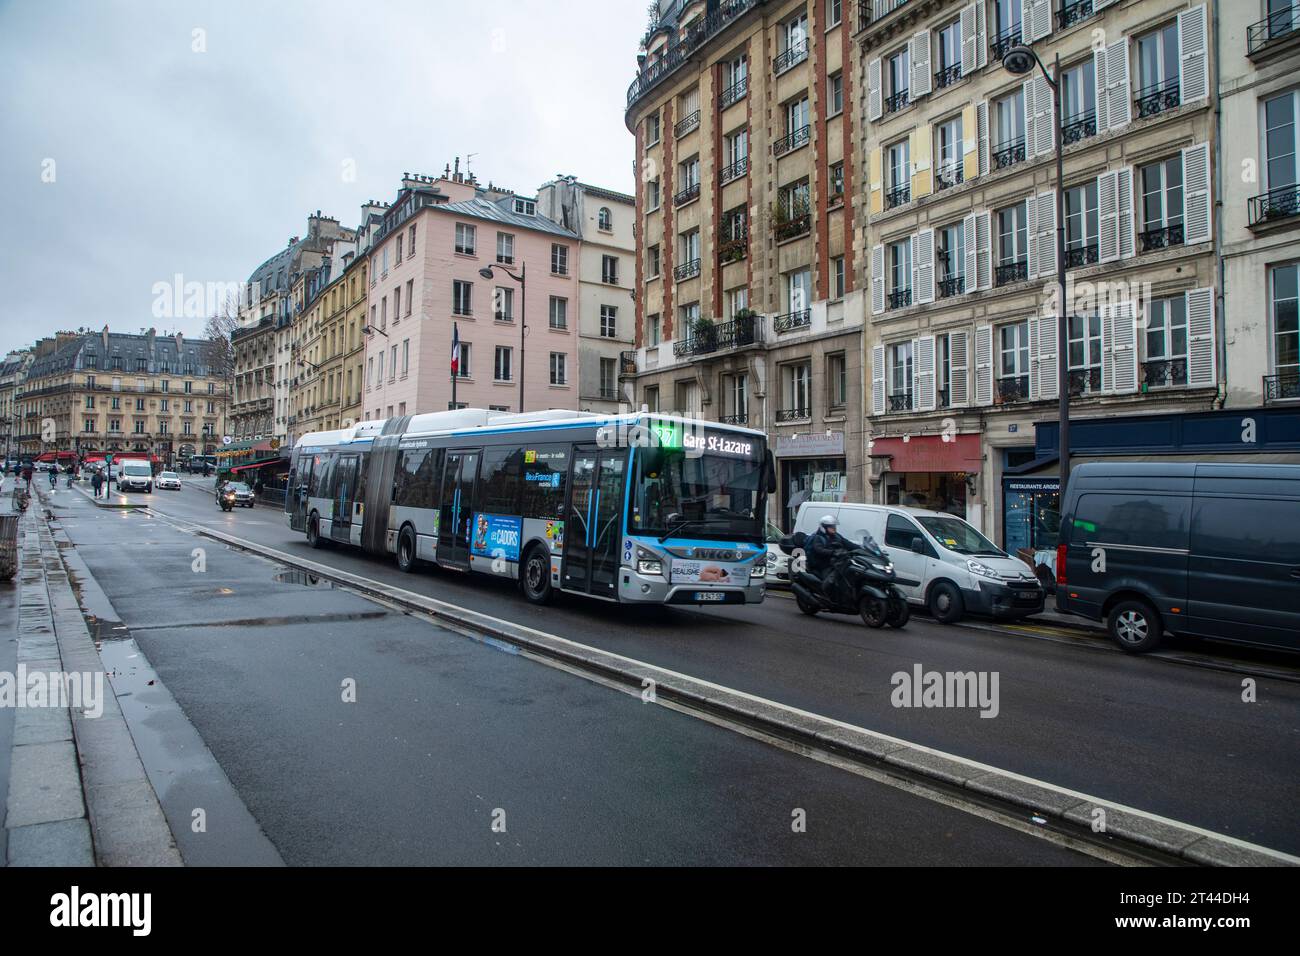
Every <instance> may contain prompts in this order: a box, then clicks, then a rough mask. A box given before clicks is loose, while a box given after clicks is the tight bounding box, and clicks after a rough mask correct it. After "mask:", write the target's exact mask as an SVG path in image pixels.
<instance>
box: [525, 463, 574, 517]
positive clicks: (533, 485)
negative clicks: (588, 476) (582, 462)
mask: <svg viewBox="0 0 1300 956" xmlns="http://www.w3.org/2000/svg"><path fill="white" fill-rule="evenodd" d="M568 473H569V446H568V445H536V446H534V447H531V448H530V447H527V446H525V448H524V460H523V478H524V481H523V496H522V498H523V500H522V501H521V502H520V505H519V513H520V514H521V515H523V517H525V518H544V519H555V518H558V517H560V515H562V514H563V513H564V487H565V481H566V479H567V477H568Z"/></svg>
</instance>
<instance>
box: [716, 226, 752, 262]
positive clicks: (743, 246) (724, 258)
mask: <svg viewBox="0 0 1300 956" xmlns="http://www.w3.org/2000/svg"><path fill="white" fill-rule="evenodd" d="M748 252H749V232H748V230H745V229H733V230H732V231H731V232H729V233H725V234H724V235H723V236H722V238H721V239H720V240H719V241H718V261H719V262H721V263H722V264H723V265H726V264H727V263H728V262H738V261H739V260H741V259H743V258H745V256H746V254H748Z"/></svg>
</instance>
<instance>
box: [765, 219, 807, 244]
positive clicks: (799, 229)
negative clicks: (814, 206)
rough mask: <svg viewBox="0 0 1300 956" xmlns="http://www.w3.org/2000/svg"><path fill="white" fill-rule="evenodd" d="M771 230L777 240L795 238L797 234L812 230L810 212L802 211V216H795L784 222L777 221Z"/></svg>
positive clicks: (782, 240) (805, 233)
mask: <svg viewBox="0 0 1300 956" xmlns="http://www.w3.org/2000/svg"><path fill="white" fill-rule="evenodd" d="M772 231H773V233H774V234H775V236H776V241H777V242H785V241H786V240H787V239H796V238H798V237H799V236H803V235H807V234H808V233H809V232H811V231H812V214H811V213H804V214H803V215H802V216H795V217H794V218H793V219H787V220H786V221H785V222H778V223H776V225H775V226H774V227H773V230H772Z"/></svg>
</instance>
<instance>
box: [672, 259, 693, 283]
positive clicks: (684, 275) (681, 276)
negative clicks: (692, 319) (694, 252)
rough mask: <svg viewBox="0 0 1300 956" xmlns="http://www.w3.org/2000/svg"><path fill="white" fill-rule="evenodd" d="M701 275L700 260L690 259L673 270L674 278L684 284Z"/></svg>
mask: <svg viewBox="0 0 1300 956" xmlns="http://www.w3.org/2000/svg"><path fill="white" fill-rule="evenodd" d="M699 274H700V260H699V259H688V260H687V261H685V262H683V263H682V264H681V265H679V266H677V267H675V268H674V269H673V278H674V279H676V280H677V281H678V282H684V281H685V280H687V279H694V278H695V277H696V276H697V275H699Z"/></svg>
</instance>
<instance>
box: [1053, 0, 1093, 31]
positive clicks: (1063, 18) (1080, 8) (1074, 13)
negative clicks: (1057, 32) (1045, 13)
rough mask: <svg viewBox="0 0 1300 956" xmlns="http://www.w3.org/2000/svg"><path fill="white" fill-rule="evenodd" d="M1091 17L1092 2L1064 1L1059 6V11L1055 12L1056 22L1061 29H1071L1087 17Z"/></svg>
mask: <svg viewBox="0 0 1300 956" xmlns="http://www.w3.org/2000/svg"><path fill="white" fill-rule="evenodd" d="M1090 16H1092V0H1066V2H1065V3H1062V4H1061V9H1060V10H1059V11H1058V12H1057V14H1056V18H1057V22H1059V23H1060V24H1061V29H1062V30H1064V29H1066V28H1067V27H1072V26H1074V25H1075V24H1076V23H1080V22H1082V21H1084V20H1086V19H1088V17H1090Z"/></svg>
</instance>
